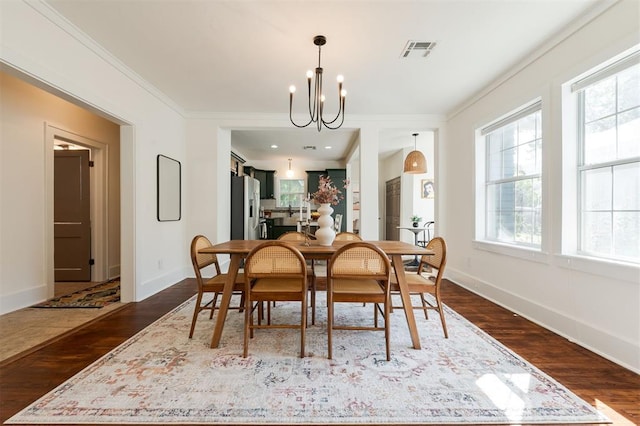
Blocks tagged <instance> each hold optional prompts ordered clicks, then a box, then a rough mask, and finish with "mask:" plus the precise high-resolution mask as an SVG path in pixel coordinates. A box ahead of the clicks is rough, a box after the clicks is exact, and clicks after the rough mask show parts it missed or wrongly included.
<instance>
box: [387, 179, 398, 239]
mask: <svg viewBox="0 0 640 426" xmlns="http://www.w3.org/2000/svg"><path fill="white" fill-rule="evenodd" d="M384 224H385V240H390V241H400V230H399V229H398V226H400V177H397V178H393V179H391V180H388V181H387V182H386V205H385V221H384Z"/></svg>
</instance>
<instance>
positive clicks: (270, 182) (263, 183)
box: [253, 169, 276, 200]
mask: <svg viewBox="0 0 640 426" xmlns="http://www.w3.org/2000/svg"><path fill="white" fill-rule="evenodd" d="M275 175H276V172H275V170H258V169H254V170H253V177H254V178H256V179H258V180H259V181H260V198H261V199H263V200H266V199H273V198H275V196H274V194H275V190H274V181H275Z"/></svg>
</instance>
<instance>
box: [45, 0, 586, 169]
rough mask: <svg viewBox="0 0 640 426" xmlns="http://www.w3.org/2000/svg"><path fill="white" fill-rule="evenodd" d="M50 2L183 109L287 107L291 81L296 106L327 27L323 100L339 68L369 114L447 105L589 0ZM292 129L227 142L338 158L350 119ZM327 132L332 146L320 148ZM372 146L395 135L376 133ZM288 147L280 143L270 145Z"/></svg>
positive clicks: (357, 104)
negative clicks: (429, 46) (411, 44)
mask: <svg viewBox="0 0 640 426" xmlns="http://www.w3.org/2000/svg"><path fill="white" fill-rule="evenodd" d="M47 3H49V4H50V5H52V7H53V8H54V9H56V10H57V11H58V12H59V13H60V14H62V15H63V16H65V17H66V18H67V19H68V20H69V21H71V22H72V23H74V24H75V25H76V26H77V27H78V28H80V29H81V30H82V31H84V32H85V33H86V34H88V35H89V36H90V37H92V38H93V39H94V40H95V41H96V42H98V43H99V44H100V45H102V46H103V47H104V48H105V49H107V50H108V51H110V52H111V53H112V54H113V55H114V56H115V57H117V58H118V59H119V60H120V61H122V62H123V63H124V64H126V65H127V66H128V67H130V68H131V69H132V70H133V71H135V72H136V73H137V74H139V75H140V76H142V77H143V78H144V79H145V80H147V81H148V82H150V83H151V84H153V85H154V86H155V87H156V88H158V89H159V90H160V91H161V92H163V93H164V94H166V95H167V96H168V97H169V98H171V99H172V100H173V101H174V102H175V103H176V104H178V105H179V106H180V107H181V108H183V109H184V111H185V112H186V113H189V112H207V113H214V112H217V113H260V114H262V113H266V114H282V113H288V107H289V91H288V88H289V86H290V85H291V84H294V85H296V86H297V87H298V92H297V98H296V102H295V105H296V106H297V107H298V108H296V112H304V110H305V108H306V101H305V99H304V97H305V96H306V93H305V92H306V89H305V87H304V86H305V85H306V80H305V72H306V70H307V69H312V68H314V67H315V66H316V65H317V60H318V51H317V48H316V47H315V46H314V45H313V37H314V36H315V35H318V34H322V35H324V36H326V37H327V44H326V45H325V46H324V47H323V49H322V67H323V68H324V78H325V80H324V86H325V91H327V88H329V89H328V90H329V91H328V93H327V102H326V110H327V111H328V112H329V113H334V112H335V111H336V109H337V108H335V107H334V105H335V104H337V95H336V93H337V84H336V83H335V78H336V76H337V75H338V74H343V75H344V78H345V82H344V87H345V89H346V90H347V92H348V94H347V100H346V111H347V114H358V115H374V114H447V113H450V112H451V111H453V110H455V109H456V107H459V106H460V105H461V104H462V103H463V102H464V101H465V100H467V99H469V98H470V97H472V96H473V95H474V94H476V93H478V92H479V91H480V90H481V89H482V88H484V87H486V86H487V85H489V84H491V83H492V82H493V81H495V80H496V79H497V78H498V77H499V76H500V75H502V74H504V73H505V72H506V71H507V70H509V69H510V68H511V67H513V66H514V65H515V64H517V63H518V62H519V61H521V60H523V59H524V58H526V57H527V56H528V55H530V54H531V53H532V52H534V51H535V50H536V49H537V48H539V47H540V46H541V45H543V44H544V43H545V42H547V41H548V40H549V39H551V38H552V37H553V36H554V35H556V34H558V33H559V32H561V31H562V30H563V29H564V28H565V27H566V26H567V24H568V23H569V22H571V21H573V20H574V19H576V18H577V17H579V16H581V15H583V14H584V13H586V12H587V11H588V10H589V9H590V8H591V7H593V6H594V5H595V4H596V3H597V0H423V1H402V0H377V1H374V0H371V1H366V0H351V1H348V0H343V1H337V0H324V1H323V0H313V1H312V0H295V1H294V0H290V1H287V0H210V1H206V0H91V1H87V0H47ZM409 40H418V41H432V42H436V43H437V46H436V47H435V49H434V50H433V51H432V52H431V54H430V55H429V56H427V57H426V58H423V57H409V58H406V59H403V58H401V53H402V50H403V48H404V47H405V45H406V44H407V41H409ZM334 85H336V88H335V89H333V86H334ZM334 90H335V92H334ZM292 129H293V126H291V128H289V129H283V130H282V131H280V130H262V131H242V132H237V133H236V132H233V134H232V137H233V139H232V144H233V145H234V146H236V144H240V146H241V147H242V151H246V152H256V153H260V154H259V155H266V154H264V153H263V152H262V151H260V148H255V151H254V148H251V146H258V145H259V146H262V145H264V144H269V143H270V142H271V141H272V140H273V139H274V138H275V139H277V140H279V141H280V143H279V145H281V146H283V147H284V146H287V145H288V144H291V146H292V147H294V148H298V150H300V149H299V148H300V145H301V142H300V139H301V135H303V136H302V137H303V138H304V142H303V143H302V144H304V145H317V146H318V149H317V150H316V151H315V154H314V155H313V157H314V159H318V158H321V157H319V156H318V155H320V154H319V152H322V153H323V154H322V155H323V156H326V158H343V157H340V156H344V153H345V151H346V149H347V148H346V147H347V145H348V144H349V143H350V142H351V141H352V140H353V138H354V135H353V132H352V131H351V132H346V131H343V132H336V131H327V130H325V131H322V132H321V133H320V134H318V133H317V131H315V134H313V133H312V132H308V133H300V131H298V132H296V131H291V130H292ZM294 130H295V129H294ZM305 130H307V129H305ZM414 130H416V129H399V130H398V133H397V134H395V135H394V136H393V138H394V139H395V140H396V142H394V143H395V144H403V146H410V145H412V142H413V140H412V138H411V136H410V135H411V133H412V132H413V131H414ZM312 134H313V136H312ZM401 134H406V138H402V137H400V135H401ZM326 139H328V140H326ZM328 144H329V145H332V146H333V147H334V149H332V150H330V151H326V150H324V149H321V148H320V147H321V146H324V145H328ZM381 148H382V149H383V151H387V152H388V151H389V150H390V149H400V148H402V146H397V145H392V144H390V143H389V140H386V139H384V138H381ZM247 155H248V154H247ZM252 155H253V154H252ZM293 155H297V153H295V152H291V153H285V152H284V148H282V152H281V155H280V156H279V157H282V156H284V157H286V156H293ZM305 155H306V154H305V153H304V152H303V154H301V155H300V156H301V157H304V156H305ZM300 156H299V157H300Z"/></svg>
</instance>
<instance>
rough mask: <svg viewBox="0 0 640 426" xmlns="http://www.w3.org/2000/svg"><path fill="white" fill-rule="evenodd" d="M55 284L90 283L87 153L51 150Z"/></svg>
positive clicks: (84, 151)
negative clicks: (61, 282) (62, 282)
mask: <svg viewBox="0 0 640 426" xmlns="http://www.w3.org/2000/svg"><path fill="white" fill-rule="evenodd" d="M53 173H54V184H53V187H54V205H53V220H54V225H53V226H54V231H53V233H54V271H55V280H56V281H91V224H90V203H89V200H90V192H89V150H68V151H60V150H55V151H54V168H53Z"/></svg>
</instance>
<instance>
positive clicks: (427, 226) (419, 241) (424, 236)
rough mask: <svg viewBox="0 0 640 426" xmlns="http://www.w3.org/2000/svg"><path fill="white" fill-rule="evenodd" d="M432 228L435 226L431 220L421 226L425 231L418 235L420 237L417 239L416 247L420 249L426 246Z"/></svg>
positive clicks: (429, 239)
mask: <svg viewBox="0 0 640 426" xmlns="http://www.w3.org/2000/svg"><path fill="white" fill-rule="evenodd" d="M434 226H435V222H434V221H433V220H430V221H428V222H425V223H424V225H422V227H423V228H425V230H424V231H422V232H421V233H420V234H421V235H422V236H421V237H418V239H417V240H416V244H417V245H419V246H422V247H426V246H427V244H428V243H429V241H431V234H432V233H433V227H434Z"/></svg>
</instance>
